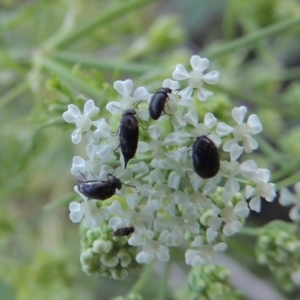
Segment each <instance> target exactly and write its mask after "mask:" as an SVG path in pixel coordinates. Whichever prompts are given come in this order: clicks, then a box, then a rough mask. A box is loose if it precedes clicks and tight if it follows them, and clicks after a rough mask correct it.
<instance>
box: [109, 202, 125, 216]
mask: <svg viewBox="0 0 300 300" xmlns="http://www.w3.org/2000/svg"><path fill="white" fill-rule="evenodd" d="M108 210H109V212H110V213H111V214H117V215H121V214H123V213H124V209H123V206H122V205H121V203H120V202H119V201H117V200H114V202H113V203H112V204H111V205H110V206H109V207H108Z"/></svg>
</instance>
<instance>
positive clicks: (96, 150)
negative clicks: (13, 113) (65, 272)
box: [63, 55, 275, 278]
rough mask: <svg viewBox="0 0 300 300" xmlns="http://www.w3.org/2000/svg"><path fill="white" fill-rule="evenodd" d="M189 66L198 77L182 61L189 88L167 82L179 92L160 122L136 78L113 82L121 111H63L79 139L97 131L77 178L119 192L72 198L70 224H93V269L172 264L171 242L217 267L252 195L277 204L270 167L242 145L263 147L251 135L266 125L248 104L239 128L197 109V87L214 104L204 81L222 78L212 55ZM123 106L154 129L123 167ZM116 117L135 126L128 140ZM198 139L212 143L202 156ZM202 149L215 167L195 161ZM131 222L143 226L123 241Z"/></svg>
mask: <svg viewBox="0 0 300 300" xmlns="http://www.w3.org/2000/svg"><path fill="white" fill-rule="evenodd" d="M190 63H191V66H192V69H193V71H191V72H190V73H188V72H187V71H186V70H185V68H184V67H183V65H181V64H179V65H177V66H176V70H175V71H174V72H173V77H174V78H175V79H176V80H180V81H181V80H184V79H188V86H186V87H183V89H182V90H181V91H180V92H178V89H179V83H178V82H177V81H172V80H165V81H164V82H163V88H168V91H170V90H171V92H170V93H168V94H167V95H164V97H162V99H163V101H165V104H164V111H163V112H164V114H162V115H160V116H159V115H158V116H157V117H158V118H157V120H151V119H150V120H149V111H148V105H149V100H150V98H151V94H150V93H148V91H147V89H146V88H145V87H139V88H137V89H136V90H135V91H133V82H132V81H131V80H129V79H127V80H125V81H116V82H115V83H114V88H115V90H116V91H117V92H118V93H119V94H120V95H121V99H120V101H112V102H109V103H107V105H106V108H107V110H108V111H109V112H110V113H111V114H112V117H107V116H106V117H105V118H100V119H98V120H97V121H91V119H90V118H91V117H93V116H95V115H96V114H97V113H98V112H99V111H100V109H99V108H97V107H95V106H94V102H93V101H92V100H89V101H87V102H86V103H85V106H84V113H83V114H81V113H80V110H79V108H77V107H75V106H74V105H69V109H68V111H67V112H66V113H64V115H63V116H64V119H65V120H66V121H67V122H69V123H71V122H73V123H75V124H76V126H77V129H76V130H75V131H76V133H75V134H74V133H73V135H72V136H74V138H72V140H73V142H74V141H76V142H77V143H79V142H80V140H81V135H82V133H83V132H87V133H88V136H89V138H88V143H87V147H86V152H87V159H84V158H82V157H80V156H75V157H74V159H73V165H72V169H71V172H72V174H73V175H74V176H81V177H80V178H81V179H80V180H81V181H83V180H85V182H87V183H89V182H90V183H93V184H90V185H89V186H87V187H89V188H96V187H97V188H99V187H100V189H102V188H103V186H106V187H109V188H110V190H109V193H104V191H103V190H102V191H99V192H101V193H102V194H104V195H106V194H107V195H109V196H108V197H107V198H106V197H98V198H97V197H95V198H97V199H103V200H102V201H97V200H95V199H87V197H85V196H84V195H81V197H82V199H83V201H82V202H81V203H80V202H72V203H71V204H70V207H69V208H70V219H71V221H73V222H81V220H85V222H86V225H87V227H88V228H90V229H89V230H87V231H86V232H85V237H84V238H83V241H84V243H83V244H84V248H83V254H82V257H81V262H82V265H83V269H84V270H85V271H86V272H87V273H93V272H100V273H102V274H103V275H105V276H111V277H113V278H125V277H126V276H127V274H128V273H129V272H128V266H132V269H135V268H136V265H138V264H143V263H149V262H151V261H152V260H153V259H155V258H157V259H158V260H160V261H163V262H166V261H168V260H170V251H169V250H170V248H171V247H178V246H182V245H187V249H186V252H185V260H186V263H187V264H189V265H192V266H196V265H198V264H206V263H209V262H211V260H212V255H213V253H214V252H215V251H224V250H225V249H226V248H227V245H226V243H224V242H223V238H224V237H225V236H226V237H230V236H231V235H233V234H235V233H237V232H239V231H240V230H241V228H242V226H243V224H244V220H245V218H246V217H247V216H248V214H249V207H248V203H247V200H248V199H252V200H251V201H250V208H251V209H254V210H257V211H258V210H259V208H260V197H263V198H265V199H266V200H267V201H272V200H273V198H274V196H275V186H274V184H272V183H270V182H269V180H270V172H269V171H268V170H266V169H260V168H258V166H257V164H256V163H255V162H254V161H253V160H244V161H239V159H240V157H241V155H242V153H243V151H245V152H246V153H250V152H252V151H253V150H255V149H256V148H257V147H258V144H257V142H256V141H255V140H254V139H253V138H252V135H253V134H257V133H259V132H260V131H261V130H262V126H261V124H260V121H259V119H258V117H257V116H256V115H253V114H252V115H250V116H249V117H248V119H247V122H246V123H244V118H245V116H246V113H247V109H246V107H244V106H242V107H236V108H234V109H233V110H232V118H233V123H236V124H237V125H234V126H233V127H232V126H230V125H227V124H226V123H225V122H219V120H218V119H217V118H216V116H215V115H214V114H213V113H212V112H208V113H206V115H205V117H204V119H203V120H201V119H200V118H199V116H198V113H197V110H196V108H195V107H194V105H193V104H194V99H193V97H194V95H193V90H194V89H196V90H197V96H198V97H199V99H200V100H202V101H204V100H206V99H207V98H208V97H210V96H211V95H212V93H211V92H209V91H208V90H206V89H204V88H203V87H202V85H203V82H205V83H208V84H216V83H217V82H218V76H219V73H218V72H217V71H212V72H208V73H205V74H204V73H203V72H204V71H205V70H206V69H207V68H208V65H209V61H208V60H207V59H206V58H201V57H199V56H196V55H194V56H192V58H191V60H190ZM156 91H157V89H156ZM124 110H130V112H131V113H133V114H134V115H135V116H136V119H133V120H134V121H135V126H137V124H136V122H141V123H142V127H143V128H144V129H148V130H145V131H142V130H140V132H139V140H138V146H137V150H136V152H135V153H134V157H132V156H130V157H131V158H130V160H129V161H128V165H127V166H125V168H124V167H123V166H122V163H121V162H122V161H123V157H122V155H123V156H124V149H123V148H124V147H123V148H122V147H121V148H122V149H121V152H120V150H119V149H118V145H119V144H120V140H119V138H121V139H123V140H122V143H123V144H122V146H124V145H125V146H127V145H129V147H130V145H131V144H130V138H132V137H131V135H130V133H132V131H131V129H130V128H132V127H130V126H132V124H131V123H130V118H129V119H128V120H127V119H126V120H125V121H126V122H125V121H124V113H123V117H122V116H121V113H122V111H124ZM135 112H136V113H135ZM116 120H117V122H120V121H121V120H122V123H121V126H127V127H126V129H127V131H126V132H127V133H126V136H120V137H119V136H118V135H113V134H112V132H113V130H111V128H116ZM136 120H137V121H136ZM127 121H128V122H127ZM229 122H230V120H229ZM138 124H140V123H138ZM92 125H94V127H95V130H94V131H93V130H92V129H91V128H92ZM145 127H148V128H145ZM141 131H142V132H141ZM199 137H204V138H205V139H206V142H207V143H204V147H206V150H204V149H203V148H202V146H201V147H200V143H199V146H198V145H197V153H196V150H195V148H196V147H193V144H195V143H196V141H197V140H198V141H199ZM124 141H125V142H124ZM205 145H206V146H205ZM207 145H209V147H210V149H213V151H214V160H215V164H214V165H215V169H216V170H214V172H208V171H209V169H210V168H211V167H212V166H211V164H212V161H211V157H212V155H210V154H211V153H210V152H209V148H208V146H207ZM117 149H118V150H117ZM207 149H208V150H207ZM222 149H223V150H224V152H223V151H222ZM204 151H206V152H205V155H204ZM207 151H208V152H207ZM198 153H199V154H198ZM195 155H199V156H200V155H202V156H201V157H200V158H203V157H204V158H205V161H204V162H203V161H202V160H201V159H200V161H201V164H199V165H200V166H204V167H205V168H207V169H206V170H207V172H202V171H201V170H198V169H197V170H196V167H198V166H195V161H199V159H198V158H199V157H196V158H197V159H195ZM220 158H221V162H220V161H219V160H220ZM195 171H197V172H195ZM202 174H204V175H202ZM82 176H85V178H84V179H82ZM200 176H202V177H203V178H201V177H200ZM112 178H117V179H118V180H119V181H120V182H121V183H122V185H121V187H120V189H119V188H118V189H117V190H116V189H113V187H112V186H111V182H110V180H113V179H112ZM97 183H99V184H97ZM94 192H97V190H96V191H93V193H94ZM102 194H101V196H103V195H102ZM88 195H91V193H89V194H88ZM92 195H94V194H92ZM124 227H133V228H134V232H133V233H131V234H130V235H129V236H126V237H121V239H120V241H122V243H121V244H120V243H117V242H116V241H117V240H116V237H113V236H112V235H111V234H107V233H108V232H110V233H111V232H114V231H115V230H118V229H120V228H124ZM123 238H124V239H123ZM123 241H124V242H123ZM122 247H123V248H122ZM122 251H123V252H124V253H123V252H122ZM116 253H117V254H116ZM129 261H130V262H129ZM127 262H129V263H127ZM130 268H131V267H130Z"/></svg>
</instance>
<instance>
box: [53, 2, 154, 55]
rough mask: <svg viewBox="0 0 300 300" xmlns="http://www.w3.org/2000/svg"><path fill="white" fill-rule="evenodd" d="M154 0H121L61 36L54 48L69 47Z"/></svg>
mask: <svg viewBox="0 0 300 300" xmlns="http://www.w3.org/2000/svg"><path fill="white" fill-rule="evenodd" d="M148 2H149V3H150V2H152V0H134V1H131V2H128V1H124V2H123V4H120V3H121V2H119V3H118V4H117V5H116V6H115V7H112V8H109V9H107V10H106V11H104V12H102V13H101V14H100V15H99V16H98V17H97V18H96V19H95V20H91V21H89V22H88V23H85V24H84V25H82V26H81V27H79V28H77V29H75V30H73V32H72V33H70V34H69V35H67V36H60V38H59V39H57V40H56V41H55V44H53V45H52V47H53V48H60V49H61V48H67V47H69V46H71V45H72V44H74V43H76V42H77V41H78V40H80V39H82V38H85V37H88V36H90V34H91V32H92V31H93V30H94V29H96V28H97V27H100V26H101V25H107V23H108V22H111V21H113V20H116V19H118V18H120V17H121V16H122V15H125V14H127V13H130V12H132V10H134V9H135V8H138V7H139V6H142V5H144V4H146V3H148Z"/></svg>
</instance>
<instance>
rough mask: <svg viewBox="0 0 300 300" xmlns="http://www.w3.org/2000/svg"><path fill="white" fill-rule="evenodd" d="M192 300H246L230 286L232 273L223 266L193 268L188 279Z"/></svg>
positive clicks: (189, 294) (189, 295) (189, 296)
mask: <svg viewBox="0 0 300 300" xmlns="http://www.w3.org/2000/svg"><path fill="white" fill-rule="evenodd" d="M187 299H190V300H200V299H201V300H210V299H222V300H231V299H234V300H245V299H246V298H245V297H244V296H243V295H242V294H241V293H240V292H239V291H238V290H236V289H234V288H233V287H232V286H231V284H230V272H229V271H228V269H226V268H225V267H223V266H218V265H200V266H196V267H193V268H192V270H191V272H190V274H189V277H188V297H187Z"/></svg>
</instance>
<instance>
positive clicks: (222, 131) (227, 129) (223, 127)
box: [216, 122, 233, 136]
mask: <svg viewBox="0 0 300 300" xmlns="http://www.w3.org/2000/svg"><path fill="white" fill-rule="evenodd" d="M231 132H233V127H231V126H229V125H227V124H225V123H223V122H219V123H218V125H217V128H216V133H217V134H219V135H220V136H224V135H228V134H229V133H231Z"/></svg>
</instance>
